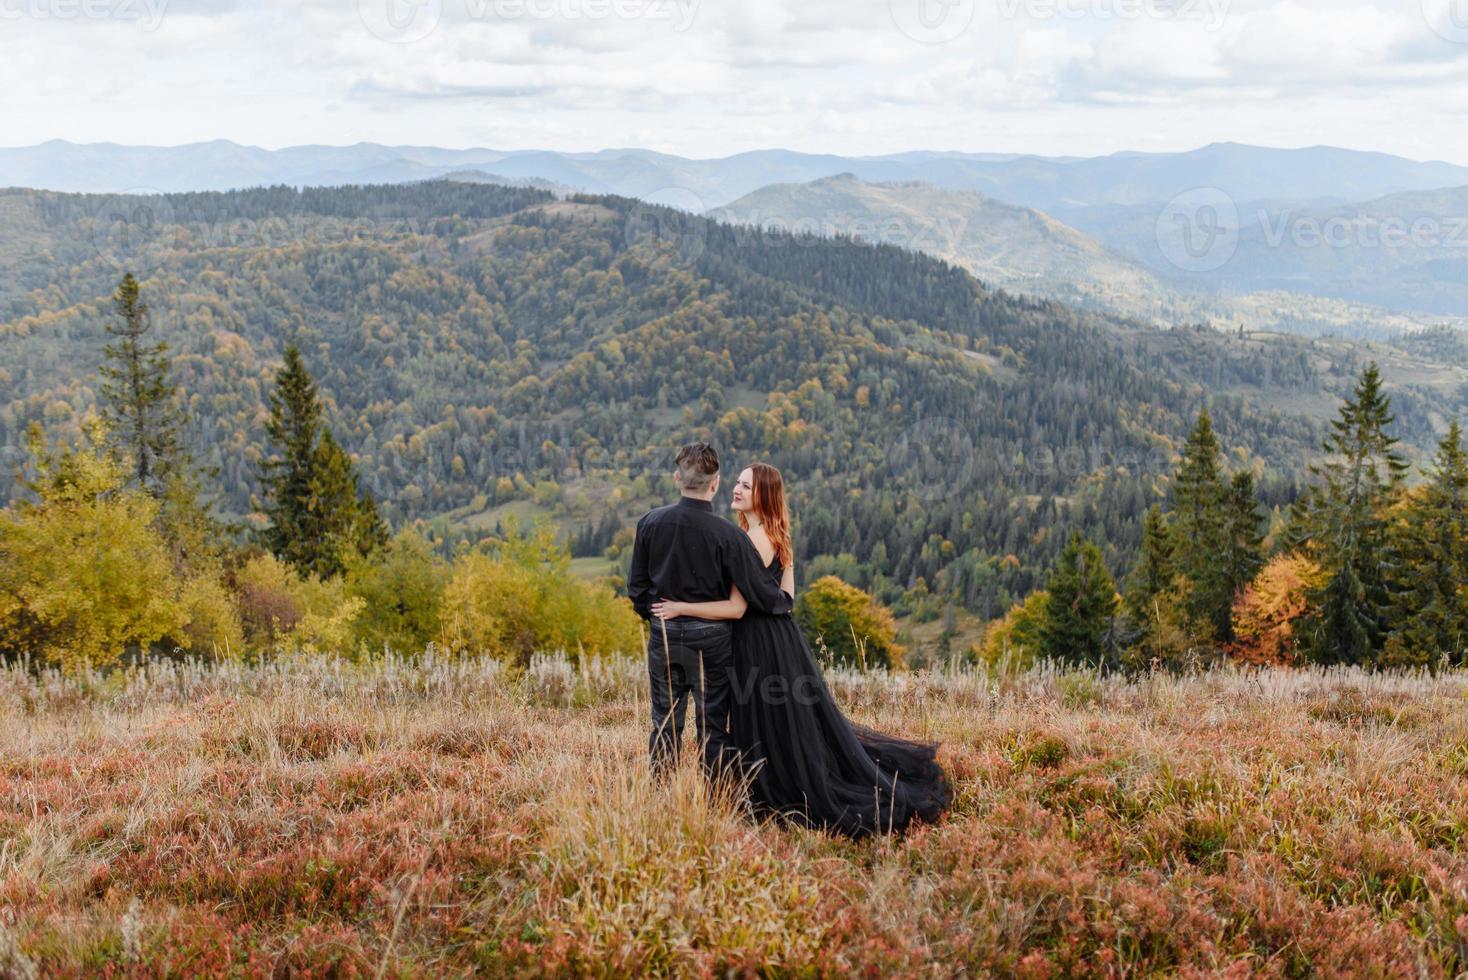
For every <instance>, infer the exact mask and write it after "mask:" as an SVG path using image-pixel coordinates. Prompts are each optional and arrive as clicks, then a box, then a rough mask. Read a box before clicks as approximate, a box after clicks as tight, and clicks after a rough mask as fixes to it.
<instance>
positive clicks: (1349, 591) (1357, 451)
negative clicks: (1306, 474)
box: [1301, 364, 1407, 664]
mask: <svg viewBox="0 0 1468 980" xmlns="http://www.w3.org/2000/svg"><path fill="white" fill-rule="evenodd" d="M1392 421H1393V416H1392V414H1391V399H1390V398H1388V397H1386V396H1385V395H1383V394H1382V391H1381V375H1380V372H1378V371H1377V368H1376V365H1375V364H1371V365H1370V366H1368V367H1367V368H1366V370H1365V371H1364V372H1362V375H1361V380H1360V382H1359V383H1358V384H1357V385H1356V390H1355V392H1354V394H1353V396H1352V397H1351V398H1350V399H1348V400H1347V401H1346V404H1345V405H1343V406H1342V407H1341V410H1340V416H1339V417H1338V418H1337V419H1335V420H1334V421H1332V422H1331V434H1330V435H1329V436H1328V437H1327V438H1326V440H1325V444H1324V450H1325V453H1326V457H1327V458H1326V461H1325V462H1324V463H1322V464H1320V465H1318V466H1314V467H1312V468H1311V469H1312V472H1313V473H1314V474H1315V475H1316V477H1317V480H1318V481H1319V482H1318V483H1317V485H1316V487H1315V488H1314V490H1313V492H1312V493H1311V494H1310V495H1309V501H1308V509H1307V510H1306V511H1305V512H1304V514H1302V516H1301V519H1302V522H1303V527H1302V532H1303V533H1304V534H1305V535H1306V536H1307V537H1308V539H1309V542H1310V544H1309V554H1310V557H1311V558H1313V559H1314V560H1315V561H1316V563H1317V564H1319V565H1320V567H1321V568H1322V569H1323V570H1324V572H1325V575H1326V582H1325V585H1324V586H1322V587H1321V588H1319V589H1317V590H1315V591H1314V592H1313V593H1312V594H1311V596H1310V604H1311V609H1312V613H1311V616H1310V618H1309V621H1308V623H1307V624H1306V626H1307V634H1306V635H1307V636H1308V638H1309V639H1308V649H1309V655H1310V657H1311V659H1313V660H1315V661H1317V662H1319V663H1326V664H1342V663H1345V664H1365V663H1370V662H1372V661H1373V660H1374V659H1375V656H1376V654H1377V652H1378V651H1379V650H1380V649H1381V645H1382V641H1383V639H1384V634H1385V632H1386V626H1387V621H1386V616H1387V604H1388V600H1389V595H1388V592H1387V584H1386V580H1385V573H1384V569H1383V564H1384V559H1385V558H1386V557H1387V554H1386V543H1387V542H1386V532H1387V516H1386V512H1387V509H1388V507H1390V505H1391V504H1392V502H1393V501H1394V500H1395V498H1396V496H1397V493H1398V490H1399V488H1400V486H1401V482H1402V477H1403V474H1404V472H1405V470H1406V465H1407V464H1406V463H1405V462H1404V461H1403V460H1402V457H1401V454H1400V453H1399V452H1398V451H1397V449H1396V444H1397V440H1396V438H1395V437H1393V436H1390V435H1388V434H1387V431H1386V430H1387V427H1388V426H1390V425H1391V423H1392Z"/></svg>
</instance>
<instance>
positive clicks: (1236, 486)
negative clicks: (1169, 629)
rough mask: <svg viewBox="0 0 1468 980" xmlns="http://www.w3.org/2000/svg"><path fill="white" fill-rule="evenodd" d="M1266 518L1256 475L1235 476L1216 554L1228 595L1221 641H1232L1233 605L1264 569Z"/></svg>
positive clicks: (1218, 635)
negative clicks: (1220, 545) (1220, 543)
mask: <svg viewBox="0 0 1468 980" xmlns="http://www.w3.org/2000/svg"><path fill="white" fill-rule="evenodd" d="M1262 524H1263V518H1262V517H1261V515H1260V513H1259V498H1258V495H1257V494H1256V492H1255V489H1254V474H1252V473H1250V472H1248V471H1244V472H1241V473H1235V474H1234V477H1233V480H1232V481H1231V482H1230V483H1229V487H1228V496H1227V497H1226V498H1225V500H1224V507H1223V548H1222V550H1221V551H1220V552H1219V553H1218V555H1217V558H1216V560H1217V563H1218V574H1219V580H1220V583H1221V586H1222V589H1221V590H1220V591H1225V590H1226V594H1227V596H1228V618H1227V619H1224V620H1222V621H1221V622H1220V623H1219V624H1218V625H1219V632H1218V633H1217V634H1216V635H1217V637H1218V639H1219V640H1221V641H1223V642H1230V641H1232V640H1233V604H1234V601H1235V600H1236V599H1237V598H1238V595H1239V593H1240V592H1241V591H1242V590H1243V589H1244V587H1245V586H1247V585H1248V584H1249V583H1250V582H1252V581H1254V576H1255V575H1257V574H1259V569H1261V568H1263V567H1264V534H1263V531H1262V530H1261V525H1262Z"/></svg>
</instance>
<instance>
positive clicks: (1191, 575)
mask: <svg viewBox="0 0 1468 980" xmlns="http://www.w3.org/2000/svg"><path fill="white" fill-rule="evenodd" d="M1221 455H1222V452H1221V450H1220V449H1219V445H1218V439H1217V437H1216V436H1214V434H1213V420H1212V418H1210V417H1209V414H1208V410H1207V409H1206V408H1205V409H1203V410H1202V411H1201V412H1199V413H1198V422H1197V425H1196V426H1194V428H1193V431H1192V433H1191V434H1190V435H1189V436H1188V441H1187V444H1186V445H1185V446H1184V447H1183V459H1182V462H1181V463H1180V464H1179V466H1178V470H1177V473H1176V475H1175V476H1174V477H1173V486H1172V497H1173V513H1172V518H1173V520H1172V527H1173V551H1174V554H1175V555H1176V561H1175V564H1176V570H1177V572H1178V573H1179V574H1181V575H1183V576H1185V577H1186V578H1187V580H1188V581H1189V582H1190V583H1191V585H1192V590H1191V592H1190V594H1189V596H1188V598H1187V600H1186V604H1185V605H1186V609H1187V613H1188V617H1189V618H1190V619H1192V620H1195V621H1197V622H1199V623H1201V624H1206V625H1207V627H1208V629H1209V632H1211V633H1212V635H1213V637H1214V638H1223V637H1225V636H1226V635H1227V633H1228V629H1229V625H1228V624H1229V617H1230V615H1231V613H1232V607H1233V594H1234V587H1233V585H1232V584H1231V583H1230V582H1229V581H1228V578H1227V576H1226V575H1224V573H1223V570H1222V569H1221V568H1220V567H1219V562H1218V556H1219V554H1220V552H1221V551H1222V550H1223V549H1224V547H1225V538H1226V534H1227V529H1226V523H1227V521H1226V517H1225V507H1226V504H1227V501H1228V494H1229V486H1228V483H1227V482H1225V480H1224V475H1223V468H1222V465H1221V463H1220V457H1221Z"/></svg>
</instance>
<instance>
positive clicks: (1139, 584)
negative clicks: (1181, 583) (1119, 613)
mask: <svg viewBox="0 0 1468 980" xmlns="http://www.w3.org/2000/svg"><path fill="white" fill-rule="evenodd" d="M1172 540H1173V539H1172V530H1171V528H1170V527H1169V526H1168V523H1167V517H1166V515H1164V514H1163V513H1162V508H1161V507H1159V506H1157V505H1155V504H1154V505H1153V506H1152V507H1150V508H1148V510H1147V515H1146V516H1145V517H1144V518H1143V519H1142V553H1141V555H1140V556H1139V557H1138V558H1137V564H1136V566H1135V567H1134V568H1133V569H1132V573H1131V576H1130V577H1129V578H1128V581H1127V588H1126V595H1125V603H1126V612H1127V616H1128V618H1130V619H1131V620H1132V622H1133V623H1136V624H1141V623H1145V622H1146V621H1147V620H1148V618H1149V617H1150V615H1151V610H1152V606H1153V604H1154V603H1155V601H1156V599H1157V597H1158V596H1159V595H1160V594H1162V593H1163V592H1164V591H1166V590H1167V589H1169V588H1171V586H1172V580H1173V576H1175V575H1176V574H1177V566H1176V563H1175V561H1174V557H1173V546H1172Z"/></svg>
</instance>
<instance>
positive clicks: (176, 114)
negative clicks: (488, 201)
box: [0, 0, 1468, 164]
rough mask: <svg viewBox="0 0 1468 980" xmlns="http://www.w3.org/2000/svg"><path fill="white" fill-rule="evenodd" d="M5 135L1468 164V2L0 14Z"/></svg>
mask: <svg viewBox="0 0 1468 980" xmlns="http://www.w3.org/2000/svg"><path fill="white" fill-rule="evenodd" d="M0 85H3V91H4V96H3V99H4V101H3V103H0V105H3V109H0V119H3V123H4V128H3V130H0V143H3V144H4V145H10V146H20V145H27V144H31V143H38V142H42V141H45V140H48V139H57V138H59V139H69V140H73V141H78V142H93V141H103V140H110V141H115V142H124V143H148V144H175V143H186V142H193V141H199V140H209V139H220V138H222V139H231V140H235V141H237V142H241V143H250V144H256V145H260V146H266V147H280V146H287V145H291V144H298V143H335V144H345V143H355V142H358V141H364V140H365V141H374V142H381V143H390V144H404V143H416V144H432V145H437V146H454V147H462V146H487V147H494V148H501V149H528V148H548V149H558V150H594V149H601V148H605V147H617V146H643V147H648V148H651V149H656V150H663V151H667V152H671V153H679V154H683V155H687V156H699V157H707V156H723V155H726V154H729V153H735V152H739V151H741V150H749V149H759V148H767V147H787V148H791V149H798V150H805V151H814V152H835V153H843V154H867V153H872V154H875V153H890V152H898V151H902V150H909V149H941V150H962V151H969V152H982V151H995V152H1001V151H1002V152H1012V151H1023V152H1036V153H1054V154H1083V155H1094V154H1100V153H1107V152H1112V151H1115V150H1123V149H1138V150H1168V149H1187V148H1192V147H1195V146H1199V145H1202V144H1205V143H1210V142H1214V141H1219V140H1234V141H1239V142H1248V143H1259V144H1267V145H1275V146H1304V145H1310V144H1316V143H1326V144H1334V145H1339V146H1347V147H1354V148H1360V149H1375V150H1383V151H1386V152H1390V153H1397V154H1401V155H1403V156H1408V157H1414V158H1418V159H1432V158H1435V159H1447V160H1452V161H1454V162H1457V163H1464V164H1468V119H1465V112H1464V109H1463V106H1464V103H1465V99H1464V93H1468V0H1379V2H1378V0H890V2H889V0H739V2H734V0H441V2H439V0H427V2H417V0H360V2H358V0H331V2H313V0H238V2H236V0H0Z"/></svg>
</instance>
